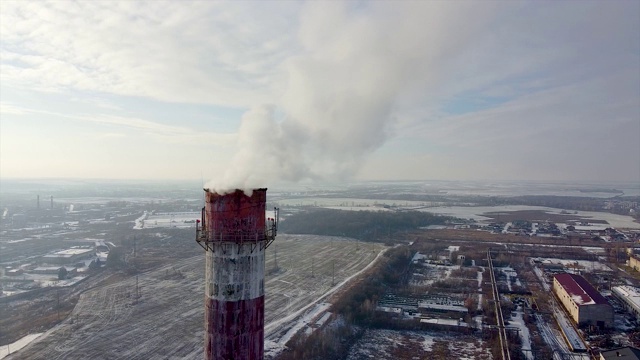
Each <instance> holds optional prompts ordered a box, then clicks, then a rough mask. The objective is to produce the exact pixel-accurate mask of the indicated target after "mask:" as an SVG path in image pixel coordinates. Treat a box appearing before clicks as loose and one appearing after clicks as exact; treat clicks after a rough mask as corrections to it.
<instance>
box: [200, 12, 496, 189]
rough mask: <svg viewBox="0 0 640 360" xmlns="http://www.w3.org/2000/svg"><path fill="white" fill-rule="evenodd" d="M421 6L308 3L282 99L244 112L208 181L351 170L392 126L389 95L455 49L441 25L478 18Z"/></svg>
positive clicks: (214, 184) (234, 182)
mask: <svg viewBox="0 0 640 360" xmlns="http://www.w3.org/2000/svg"><path fill="white" fill-rule="evenodd" d="M425 3H427V4H426V5H425V4H422V3H411V4H409V3H403V5H404V6H402V7H395V6H391V5H392V4H389V3H388V2H373V4H374V5H373V6H372V7H371V8H368V9H366V10H362V9H353V8H350V5H349V4H348V3H346V2H311V3H309V4H307V5H308V6H307V7H306V8H305V9H304V10H303V13H302V15H301V19H300V24H301V28H300V31H299V34H298V39H299V41H300V44H301V47H302V51H301V53H302V54H301V55H297V56H294V57H291V58H289V59H288V60H287V61H286V62H285V63H284V64H283V70H284V71H283V73H284V74H285V75H286V76H285V79H286V80H284V81H283V84H284V85H283V86H282V88H283V89H282V91H281V92H280V93H281V94H282V95H281V98H280V102H279V103H278V104H277V105H267V106H258V107H255V108H253V109H251V110H250V111H248V112H247V113H246V114H245V115H244V116H243V118H242V123H241V126H240V129H239V138H238V146H239V151H238V153H237V154H236V155H235V157H234V159H233V160H232V162H231V164H232V166H231V167H230V168H229V169H228V171H227V172H226V173H225V174H224V175H223V176H221V177H219V178H216V179H214V180H212V181H211V182H209V183H208V184H207V187H209V188H211V189H214V190H217V191H220V192H224V191H225V190H229V189H234V188H240V189H250V188H255V187H262V186H265V185H266V184H268V183H271V182H273V181H278V180H285V181H301V180H341V179H345V178H348V177H350V176H352V175H353V174H354V173H356V172H357V171H358V169H359V167H360V165H361V163H362V162H363V160H364V159H365V157H366V156H367V154H369V153H371V152H372V151H374V150H376V149H377V148H379V147H380V146H381V145H382V144H383V143H384V142H385V140H386V139H388V137H389V136H390V134H391V132H392V131H393V126H392V125H393V122H394V116H393V115H394V107H395V106H396V104H397V100H398V99H399V98H400V97H402V96H403V95H406V94H408V93H415V90H416V89H420V88H423V87H424V84H426V83H428V82H433V80H434V78H436V77H437V76H435V75H434V74H430V73H429V71H428V69H429V66H430V65H432V64H433V63H434V62H438V61H443V59H445V58H446V55H447V51H448V50H450V49H452V48H455V46H456V45H457V44H456V40H455V37H451V36H449V37H448V38H447V40H446V42H445V41H444V40H443V37H441V36H439V33H438V32H439V31H449V30H448V29H445V28H444V27H445V24H446V26H450V27H451V28H452V29H451V30H453V29H455V30H454V31H457V32H459V33H470V32H472V31H474V27H475V26H479V24H480V23H481V21H478V20H475V21H468V19H467V20H464V22H465V24H463V26H461V24H459V23H457V22H456V21H451V17H454V16H460V15H461V14H462V13H466V14H469V15H473V16H466V17H468V18H470V19H479V18H482V16H481V14H482V13H483V11H482V10H478V11H476V8H474V7H472V6H468V5H469V4H466V5H467V6H465V7H464V9H459V8H457V7H456V6H455V4H454V5H447V4H444V5H443V4H441V3H438V4H437V8H436V7H434V6H433V5H431V4H429V3H430V2H425ZM449 24H452V25H455V27H454V26H452V25H449ZM458 38H461V40H463V41H464V36H462V37H458ZM433 49H437V51H434V50H433Z"/></svg>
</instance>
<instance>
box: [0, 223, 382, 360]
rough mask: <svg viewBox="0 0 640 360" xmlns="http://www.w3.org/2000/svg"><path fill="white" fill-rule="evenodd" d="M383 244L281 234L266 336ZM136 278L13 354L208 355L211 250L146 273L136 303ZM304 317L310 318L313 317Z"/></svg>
mask: <svg viewBox="0 0 640 360" xmlns="http://www.w3.org/2000/svg"><path fill="white" fill-rule="evenodd" d="M194 246H196V245H195V244H194ZM276 248H277V254H278V256H277V257H278V265H279V269H278V270H276V269H275V262H274V260H275V249H276ZM382 249H383V247H382V246H380V245H376V244H370V243H369V244H363V243H357V242H355V241H352V240H347V239H344V238H335V237H324V236H312V235H309V236H289V235H280V236H278V238H277V240H276V242H275V243H274V244H272V245H271V246H270V247H269V249H267V263H266V271H265V272H266V273H267V278H266V284H265V289H266V303H265V329H266V330H265V337H266V338H267V339H269V338H270V337H272V336H276V337H277V338H279V335H278V334H287V333H288V332H289V331H290V330H291V328H293V327H295V326H296V324H298V322H299V321H298V320H300V317H293V318H291V319H290V321H281V320H282V319H284V318H286V317H287V316H289V315H291V314H294V313H297V312H298V311H299V310H300V309H303V308H305V307H308V308H307V309H309V310H311V311H313V310H317V309H318V307H320V308H322V307H323V305H322V304H321V303H320V304H319V305H315V304H316V302H317V301H319V300H320V299H321V298H322V297H323V295H325V294H326V293H327V292H329V291H331V290H332V289H334V288H335V285H333V284H332V269H333V268H334V264H335V284H336V285H337V284H341V283H342V282H343V281H344V280H345V279H347V278H349V277H350V276H352V275H353V274H355V273H357V272H359V271H360V270H362V269H363V268H365V267H366V266H367V265H368V264H369V263H370V262H371V261H372V260H373V259H374V258H375V257H376V256H377V254H378V253H379V252H380V251H381V250H382ZM312 275H313V276H312ZM135 283H136V279H135V277H131V278H129V279H127V280H124V281H121V282H118V283H115V284H112V285H108V286H103V287H100V288H95V289H92V290H90V291H87V292H85V293H84V294H82V295H81V297H80V300H79V301H78V304H77V306H76V308H75V309H74V310H73V312H72V314H71V315H70V316H69V318H67V319H66V320H65V321H64V322H63V323H62V324H61V325H59V326H57V327H55V328H54V329H51V330H50V331H48V332H47V333H45V334H44V335H43V336H41V337H40V338H39V339H37V341H35V342H33V343H31V344H30V345H28V346H27V347H25V348H24V349H22V350H21V351H20V352H18V353H17V354H12V355H9V357H8V358H10V359H150V358H163V359H178V358H179V359H200V358H202V354H203V338H204V331H203V329H204V326H203V319H204V307H203V299H204V253H203V254H202V256H196V257H193V258H187V259H183V260H180V261H177V262H173V263H171V264H168V265H166V266H165V267H162V268H160V269H157V270H153V271H150V272H147V273H143V274H141V275H140V276H139V284H140V290H141V295H142V296H141V298H140V299H139V301H138V302H137V303H136V301H135ZM310 304H311V306H310ZM323 310H326V309H323ZM302 313H304V314H302ZM320 314H322V311H319V313H318V315H320ZM301 315H303V316H302V318H303V320H307V321H309V319H311V317H313V316H312V315H306V312H301ZM315 321H318V320H315ZM280 337H281V336H280Z"/></svg>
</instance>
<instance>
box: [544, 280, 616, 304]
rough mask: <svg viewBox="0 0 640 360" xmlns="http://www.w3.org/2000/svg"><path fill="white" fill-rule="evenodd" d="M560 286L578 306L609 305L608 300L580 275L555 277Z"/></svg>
mask: <svg viewBox="0 0 640 360" xmlns="http://www.w3.org/2000/svg"><path fill="white" fill-rule="evenodd" d="M554 278H555V279H556V280H558V282H559V283H560V285H562V287H563V288H564V289H565V290H566V291H567V294H569V296H571V298H572V299H573V301H574V302H575V303H576V304H578V305H593V304H609V302H608V301H607V299H605V298H604V296H602V295H601V294H600V293H599V292H598V290H596V289H594V288H593V286H591V284H589V282H588V281H587V280H586V279H585V278H583V277H582V276H580V275H576V274H558V275H554Z"/></svg>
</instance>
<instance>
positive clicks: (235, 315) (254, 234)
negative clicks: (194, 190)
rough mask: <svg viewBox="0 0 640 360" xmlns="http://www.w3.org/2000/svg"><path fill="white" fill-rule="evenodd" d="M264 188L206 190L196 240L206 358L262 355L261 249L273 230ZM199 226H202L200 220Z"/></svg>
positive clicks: (262, 274)
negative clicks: (201, 263)
mask: <svg viewBox="0 0 640 360" xmlns="http://www.w3.org/2000/svg"><path fill="white" fill-rule="evenodd" d="M266 201H267V189H254V190H252V191H251V192H250V193H248V194H247V193H245V192H244V191H242V190H238V189H236V190H235V191H233V192H231V193H227V194H219V193H217V192H213V191H209V190H205V207H204V208H203V209H202V219H201V220H199V221H198V226H197V227H196V241H197V242H198V244H200V246H202V248H203V249H205V251H206V267H205V272H206V273H205V345H204V358H205V359H207V360H213V359H216V360H222V359H256V360H261V359H264V264H265V250H266V249H267V247H268V246H269V245H270V244H271V243H272V242H273V240H274V239H275V236H276V230H277V222H278V221H277V209H276V211H275V215H274V218H269V219H266V215H265V206H266ZM200 222H201V223H202V224H201V227H200V224H199V223H200Z"/></svg>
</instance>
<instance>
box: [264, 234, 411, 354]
mask: <svg viewBox="0 0 640 360" xmlns="http://www.w3.org/2000/svg"><path fill="white" fill-rule="evenodd" d="M412 254H413V252H412V251H411V250H409V248H408V247H406V246H404V247H394V248H392V249H389V250H388V251H387V252H386V253H385V254H384V255H383V256H382V258H381V259H380V260H379V261H378V263H377V264H376V265H375V266H374V268H373V269H371V271H369V272H368V273H367V275H366V276H363V277H362V278H360V279H359V280H356V282H355V283H354V284H352V285H348V286H347V287H346V290H345V291H344V293H343V294H342V296H340V299H338V300H337V301H335V302H334V304H333V306H332V307H331V310H330V311H331V312H332V313H333V314H334V315H333V318H332V320H331V322H333V324H332V325H328V326H325V327H323V328H321V329H317V330H316V331H314V332H313V333H311V334H310V335H306V334H305V333H304V332H300V333H298V334H297V335H296V336H294V337H293V338H292V339H291V340H290V341H289V342H288V343H287V350H286V351H285V352H283V353H282V354H280V355H279V356H278V357H277V359H278V360H294V359H296V360H297V359H307V360H321V359H322V360H327V359H336V360H339V359H345V358H346V356H347V354H348V352H349V349H350V347H351V346H352V345H353V343H354V342H356V341H357V340H358V339H359V338H360V337H361V336H362V335H363V333H364V329H365V328H390V329H406V328H407V326H408V325H409V324H408V323H407V322H400V321H398V320H397V319H394V318H393V317H391V316H389V315H388V314H386V313H382V312H376V311H375V308H376V304H377V302H378V299H379V298H380V296H382V295H383V294H384V293H385V292H386V291H387V290H388V289H392V288H398V287H403V285H406V280H407V277H406V273H407V271H408V269H409V263H410V260H411V257H412ZM413 328H416V326H415V325H414V326H413Z"/></svg>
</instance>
